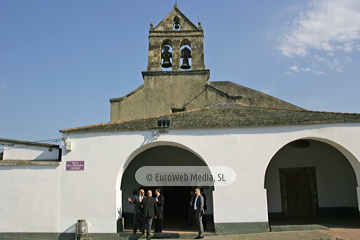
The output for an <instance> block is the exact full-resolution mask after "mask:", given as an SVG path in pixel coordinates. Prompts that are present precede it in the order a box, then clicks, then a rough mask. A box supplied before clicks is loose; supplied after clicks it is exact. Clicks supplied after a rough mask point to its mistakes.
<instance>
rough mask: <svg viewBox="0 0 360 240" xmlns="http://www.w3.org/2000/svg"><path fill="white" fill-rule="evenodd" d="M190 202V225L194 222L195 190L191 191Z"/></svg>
mask: <svg viewBox="0 0 360 240" xmlns="http://www.w3.org/2000/svg"><path fill="white" fill-rule="evenodd" d="M190 196H191V197H190V203H189V214H188V220H189V226H192V225H193V224H194V200H195V198H194V196H195V194H194V191H192V190H191V191H190Z"/></svg>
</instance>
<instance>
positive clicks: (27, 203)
mask: <svg viewBox="0 0 360 240" xmlns="http://www.w3.org/2000/svg"><path fill="white" fill-rule="evenodd" d="M60 177H61V170H60V166H0V204H1V207H0V232H55V233H56V232H59V225H60V199H61V196H60V195H61V189H60Z"/></svg>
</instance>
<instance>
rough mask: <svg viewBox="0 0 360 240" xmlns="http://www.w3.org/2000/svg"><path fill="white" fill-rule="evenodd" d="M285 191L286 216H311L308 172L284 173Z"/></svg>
mask: <svg viewBox="0 0 360 240" xmlns="http://www.w3.org/2000/svg"><path fill="white" fill-rule="evenodd" d="M286 193H287V208H288V209H287V210H288V212H287V213H288V217H290V218H297V217H301V218H306V217H312V216H313V208H312V194H311V186H310V174H308V173H293V174H286Z"/></svg>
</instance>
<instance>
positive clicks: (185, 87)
mask: <svg viewBox="0 0 360 240" xmlns="http://www.w3.org/2000/svg"><path fill="white" fill-rule="evenodd" d="M142 76H143V80H144V84H143V85H142V86H140V87H139V88H138V89H136V90H134V91H133V92H131V93H129V94H127V95H126V96H124V97H121V98H113V99H110V103H111V114H110V121H121V120H128V119H134V118H142V117H148V116H156V115H165V114H171V113H174V112H179V111H185V110H190V109H194V108H197V107H203V106H206V104H207V99H206V95H205V94H204V91H205V90H206V88H207V82H208V80H209V78H210V71H209V70H207V69H205V64H204V31H203V29H202V26H201V23H198V26H196V25H195V24H193V23H192V22H191V21H190V20H189V19H188V18H187V17H186V16H185V15H184V14H183V13H182V12H181V11H180V9H179V6H178V5H177V4H176V5H175V6H174V7H173V9H172V10H171V11H170V13H169V14H168V15H167V16H166V17H165V18H164V19H163V20H162V21H161V22H160V23H159V24H158V25H157V26H154V24H152V23H151V24H150V31H149V49H148V63H147V69H146V71H143V72H142ZM201 93H203V94H202V96H201V98H199V97H198V96H199V94H201Z"/></svg>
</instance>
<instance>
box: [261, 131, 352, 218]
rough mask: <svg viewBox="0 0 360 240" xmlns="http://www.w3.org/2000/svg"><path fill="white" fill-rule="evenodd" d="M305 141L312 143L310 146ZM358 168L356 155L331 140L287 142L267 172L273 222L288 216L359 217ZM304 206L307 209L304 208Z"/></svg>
mask: <svg viewBox="0 0 360 240" xmlns="http://www.w3.org/2000/svg"><path fill="white" fill-rule="evenodd" d="M301 141H303V142H305V141H308V142H309V144H310V145H309V146H308V147H306V146H305V145H306V144H305V145H304V144H302V143H301ZM301 148H303V149H301ZM357 169H359V161H358V160H357V159H356V157H355V156H354V155H353V154H352V153H351V152H350V151H349V150H348V149H346V148H345V147H343V146H341V145H340V144H338V143H336V142H334V141H332V140H330V139H325V138H319V137H304V138H298V139H294V140H293V141H289V142H287V143H286V144H284V145H283V146H282V147H281V148H280V149H278V150H277V151H276V153H275V154H274V155H273V156H272V158H271V159H269V162H268V165H267V168H266V171H265V175H264V187H265V188H266V189H267V204H268V213H269V219H270V221H271V220H274V219H278V218H280V219H285V218H288V217H295V218H296V217H328V216H332V217H339V216H342V217H344V216H346V217H353V216H357V215H358V213H359V212H358V211H359V207H358V206H359V205H358V199H357V195H358V194H357V191H358V179H359V177H358V176H357V174H358V172H359V171H357ZM277 174H278V175H277ZM300 179H302V180H300ZM300 182H302V183H300ZM304 182H306V183H304ZM307 182H309V183H307ZM292 189H293V190H292ZM296 189H297V190H296ZM292 192H295V193H292ZM305 192H307V194H308V195H306V194H305ZM295 195H299V196H295ZM301 195H302V196H301ZM293 197H295V198H293ZM310 198H311V199H310ZM294 199H295V200H294ZM302 199H305V200H304V201H307V203H304V202H302V201H303V200H302ZM293 200H294V201H293ZM310 201H311V206H310ZM304 206H305V208H306V206H307V210H306V209H305V208H304V209H302V208H303V207H304ZM294 209H297V210H294ZM306 211H307V212H308V214H307V215H306ZM310 214H311V216H310ZM302 215H303V216H302ZM305 215H306V216H305Z"/></svg>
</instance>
